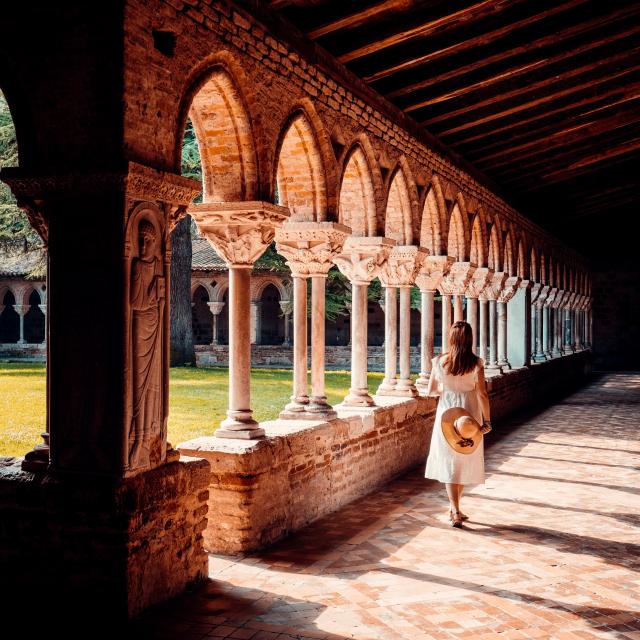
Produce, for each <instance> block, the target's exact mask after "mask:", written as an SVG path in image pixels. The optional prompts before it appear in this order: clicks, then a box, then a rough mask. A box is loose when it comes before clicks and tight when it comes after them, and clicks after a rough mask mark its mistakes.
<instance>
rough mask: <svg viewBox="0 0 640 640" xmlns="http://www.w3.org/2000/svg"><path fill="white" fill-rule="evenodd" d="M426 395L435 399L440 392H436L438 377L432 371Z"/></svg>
mask: <svg viewBox="0 0 640 640" xmlns="http://www.w3.org/2000/svg"><path fill="white" fill-rule="evenodd" d="M427 395H428V396H431V397H437V396H439V395H440V392H439V391H438V376H437V374H436V372H435V371H434V370H432V371H431V375H430V376H429V384H428V385H427Z"/></svg>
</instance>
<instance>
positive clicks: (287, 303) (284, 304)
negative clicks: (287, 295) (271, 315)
mask: <svg viewBox="0 0 640 640" xmlns="http://www.w3.org/2000/svg"><path fill="white" fill-rule="evenodd" d="M280 309H282V313H284V315H285V316H288V315H289V314H290V313H291V312H292V311H293V307H292V306H291V300H280Z"/></svg>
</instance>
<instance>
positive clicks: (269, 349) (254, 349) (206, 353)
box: [195, 344, 420, 371]
mask: <svg viewBox="0 0 640 640" xmlns="http://www.w3.org/2000/svg"><path fill="white" fill-rule="evenodd" d="M195 351H196V366H198V367H216V366H225V367H226V366H227V365H228V362H229V348H228V347H227V345H209V344H204V345H196V348H195ZM368 351H369V357H368V364H369V371H384V347H378V346H370V347H369V349H368ZM309 358H311V355H309ZM310 362H311V360H309V363H310ZM292 363H293V348H292V347H288V346H285V345H268V344H253V345H251V364H252V366H254V367H282V368H287V369H289V368H291V366H292ZM325 366H326V368H327V369H350V368H351V347H350V346H347V345H345V346H334V347H326V348H325ZM411 368H412V369H413V370H414V371H419V370H420V349H419V347H411Z"/></svg>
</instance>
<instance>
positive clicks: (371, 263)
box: [334, 236, 395, 408]
mask: <svg viewBox="0 0 640 640" xmlns="http://www.w3.org/2000/svg"><path fill="white" fill-rule="evenodd" d="M394 245H395V241H394V240H391V239H390V238H383V237H354V236H350V237H348V238H347V239H346V241H345V244H344V250H343V253H341V254H339V255H337V256H336V257H335V258H334V262H335V264H336V265H337V266H338V269H340V271H341V272H342V273H344V275H346V276H347V278H349V280H350V282H351V388H350V389H349V394H348V395H347V397H346V398H345V399H344V402H343V406H345V407H350V408H351V407H368V406H371V405H373V404H374V401H373V398H372V397H371V396H370V395H369V389H368V384H367V357H368V351H367V315H368V314H367V288H368V286H369V283H370V282H371V281H372V280H373V279H374V278H375V277H376V276H377V275H378V274H379V273H380V269H381V268H382V266H383V265H384V263H385V261H386V259H387V257H388V255H389V252H390V251H391V248H392V247H393V246H394Z"/></svg>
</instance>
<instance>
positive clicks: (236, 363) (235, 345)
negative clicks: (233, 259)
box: [215, 265, 264, 439]
mask: <svg viewBox="0 0 640 640" xmlns="http://www.w3.org/2000/svg"><path fill="white" fill-rule="evenodd" d="M250 284H251V269H250V268H246V267H236V266H233V265H232V266H231V267H230V268H229V409H228V410H227V419H226V420H223V422H222V424H221V426H220V428H219V429H217V430H216V432H215V435H216V436H219V437H231V438H245V439H250V438H255V437H259V436H262V435H264V430H263V429H260V428H258V423H257V422H256V421H255V420H254V419H253V416H252V410H251V341H250V331H251V326H250V313H249V312H250V307H251V302H250V298H249V296H250Z"/></svg>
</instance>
